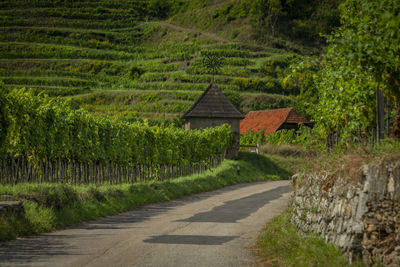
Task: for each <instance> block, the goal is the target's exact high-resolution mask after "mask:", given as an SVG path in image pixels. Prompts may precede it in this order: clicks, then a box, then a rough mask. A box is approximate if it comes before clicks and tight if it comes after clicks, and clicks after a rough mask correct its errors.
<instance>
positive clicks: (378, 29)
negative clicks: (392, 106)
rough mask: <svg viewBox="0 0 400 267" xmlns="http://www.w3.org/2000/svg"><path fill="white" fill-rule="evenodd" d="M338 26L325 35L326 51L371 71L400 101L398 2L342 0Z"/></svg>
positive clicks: (391, 95) (385, 0) (335, 57)
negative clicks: (330, 33)
mask: <svg viewBox="0 0 400 267" xmlns="http://www.w3.org/2000/svg"><path fill="white" fill-rule="evenodd" d="M340 11H341V19H342V26H341V27H340V28H339V29H338V31H337V32H336V34H335V35H332V36H331V38H330V39H329V42H330V48H329V53H330V55H331V56H332V57H334V59H343V60H345V61H346V62H343V63H345V64H343V65H347V64H350V65H351V66H352V67H353V68H359V69H362V70H363V71H365V72H367V73H369V74H371V75H373V76H374V77H375V79H376V80H377V81H378V82H380V83H382V85H383V87H384V89H385V90H387V95H388V96H389V97H395V98H396V99H397V101H400V100H399V99H400V70H399V69H400V58H399V56H398V55H399V53H400V47H399V45H398V44H399V42H400V29H399V27H398V25H399V24H400V18H399V16H398V14H399V12H400V2H399V1H396V0H384V1H378V0H357V1H350V0H348V1H344V3H343V5H341V7H340Z"/></svg>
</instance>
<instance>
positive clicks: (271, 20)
mask: <svg viewBox="0 0 400 267" xmlns="http://www.w3.org/2000/svg"><path fill="white" fill-rule="evenodd" d="M252 13H253V14H256V18H257V27H259V33H260V34H263V32H264V31H263V29H264V28H267V29H268V30H270V32H271V35H272V36H274V35H275V27H276V23H277V22H278V19H279V16H281V15H282V5H281V1H280V0H257V1H255V2H254V4H253V9H252Z"/></svg>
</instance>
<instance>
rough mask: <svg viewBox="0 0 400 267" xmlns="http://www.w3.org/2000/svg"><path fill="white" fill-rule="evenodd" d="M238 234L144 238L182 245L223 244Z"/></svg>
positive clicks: (149, 241) (148, 240) (149, 240)
mask: <svg viewBox="0 0 400 267" xmlns="http://www.w3.org/2000/svg"><path fill="white" fill-rule="evenodd" d="M237 237H238V236H211V235H160V236H152V237H151V238H149V239H146V240H143V242H145V243H162V244H182V245H221V244H224V243H226V242H229V241H231V240H233V239H235V238H237Z"/></svg>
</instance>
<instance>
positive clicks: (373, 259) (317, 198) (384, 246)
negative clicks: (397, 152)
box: [291, 161, 400, 266]
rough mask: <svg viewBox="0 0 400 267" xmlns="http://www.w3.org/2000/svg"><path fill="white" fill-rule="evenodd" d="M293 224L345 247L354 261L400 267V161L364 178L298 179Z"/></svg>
mask: <svg viewBox="0 0 400 267" xmlns="http://www.w3.org/2000/svg"><path fill="white" fill-rule="evenodd" d="M293 183H294V185H295V193H294V198H293V213H292V218H291V220H292V223H294V224H295V225H296V226H297V227H298V228H299V229H300V230H302V231H303V232H309V231H313V232H315V233H317V234H319V235H321V236H322V237H323V238H324V239H325V241H327V242H332V243H334V244H335V245H337V246H338V247H340V248H341V249H342V250H343V252H344V253H345V254H346V255H347V256H348V257H349V261H350V262H351V261H352V260H353V259H355V258H357V257H359V258H362V259H363V261H364V262H365V263H366V264H367V265H372V264H374V263H378V262H380V263H383V264H384V265H385V266H400V161H390V162H389V161H381V162H375V163H371V164H368V165H364V166H363V168H362V170H361V178H359V179H358V180H357V181H354V177H334V176H332V175H330V174H329V173H328V172H323V173H311V174H297V175H295V176H294V177H293Z"/></svg>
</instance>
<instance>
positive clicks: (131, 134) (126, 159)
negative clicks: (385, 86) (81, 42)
mask: <svg viewBox="0 0 400 267" xmlns="http://www.w3.org/2000/svg"><path fill="white" fill-rule="evenodd" d="M7 97H8V99H9V103H10V104H9V105H10V109H9V111H10V112H9V117H10V119H11V124H10V126H9V131H8V134H7V137H6V140H5V144H6V146H5V151H6V152H9V153H12V154H15V155H25V156H27V157H28V158H29V159H30V160H32V161H34V162H40V161H42V160H46V159H57V158H67V159H72V160H78V161H85V162H93V161H101V162H110V161H111V162H114V163H116V164H120V165H128V164H147V163H150V162H152V163H154V164H172V165H173V164H181V163H184V162H185V163H189V162H198V161H203V160H205V159H207V158H209V157H210V156H214V155H218V154H220V153H221V152H222V151H223V150H224V149H226V148H227V147H229V146H230V144H231V142H232V134H231V130H230V127H229V126H227V125H224V126H220V127H217V128H211V129H206V130H194V131H185V130H183V129H177V128H173V127H167V128H159V127H150V126H148V125H146V124H141V123H127V122H122V121H117V120H112V119H107V118H104V117H93V116H91V115H89V114H88V113H87V112H84V111H83V110H72V109H71V108H70V107H69V106H68V104H66V103H64V102H63V101H61V100H60V99H51V98H49V97H46V96H44V97H42V96H36V95H34V94H33V93H32V92H31V91H27V90H24V89H22V90H12V91H11V92H10V93H9V94H8V96H7Z"/></svg>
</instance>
